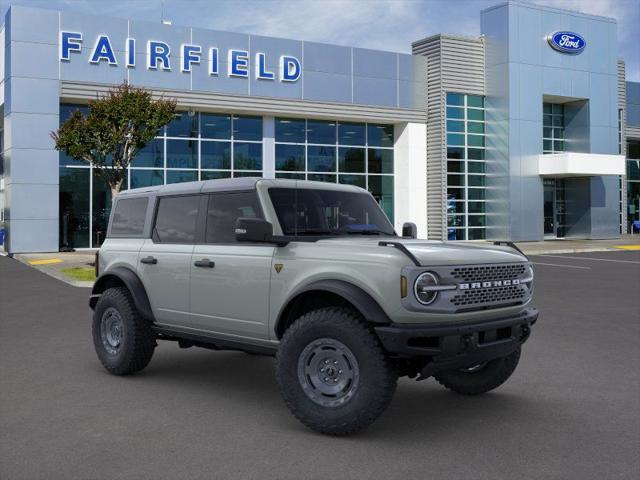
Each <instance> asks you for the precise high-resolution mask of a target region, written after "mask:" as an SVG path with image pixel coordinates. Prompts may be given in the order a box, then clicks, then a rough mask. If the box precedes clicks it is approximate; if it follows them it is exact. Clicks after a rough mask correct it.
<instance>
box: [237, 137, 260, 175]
mask: <svg viewBox="0 0 640 480" xmlns="http://www.w3.org/2000/svg"><path fill="white" fill-rule="evenodd" d="M233 169H234V170H262V144H261V143H238V142H235V143H234V144H233ZM236 176H237V175H236Z"/></svg>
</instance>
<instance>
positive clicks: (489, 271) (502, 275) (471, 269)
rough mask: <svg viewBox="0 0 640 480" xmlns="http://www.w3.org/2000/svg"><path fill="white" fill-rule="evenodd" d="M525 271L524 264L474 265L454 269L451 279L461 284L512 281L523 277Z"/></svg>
mask: <svg viewBox="0 0 640 480" xmlns="http://www.w3.org/2000/svg"><path fill="white" fill-rule="evenodd" d="M525 271H526V267H525V265H524V264H522V263H516V264H505V265H474V266H468V267H456V268H454V269H453V270H452V271H451V277H452V278H454V279H456V280H458V281H461V282H484V281H490V280H511V279H513V278H520V277H522V276H523V275H524V273H525ZM476 293H477V292H476Z"/></svg>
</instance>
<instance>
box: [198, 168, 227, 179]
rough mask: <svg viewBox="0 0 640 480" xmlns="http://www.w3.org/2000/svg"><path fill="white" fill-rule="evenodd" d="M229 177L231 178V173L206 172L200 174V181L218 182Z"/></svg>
mask: <svg viewBox="0 0 640 480" xmlns="http://www.w3.org/2000/svg"><path fill="white" fill-rule="evenodd" d="M229 177H231V172H207V171H205V170H203V171H201V172H200V180H216V179H218V178H229Z"/></svg>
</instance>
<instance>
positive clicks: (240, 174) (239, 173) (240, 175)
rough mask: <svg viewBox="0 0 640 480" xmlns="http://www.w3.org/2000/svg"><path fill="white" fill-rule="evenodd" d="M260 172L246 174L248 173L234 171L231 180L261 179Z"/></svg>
mask: <svg viewBox="0 0 640 480" xmlns="http://www.w3.org/2000/svg"><path fill="white" fill-rule="evenodd" d="M261 176H262V172H248V171H237V170H236V171H235V172H233V178H238V177H261Z"/></svg>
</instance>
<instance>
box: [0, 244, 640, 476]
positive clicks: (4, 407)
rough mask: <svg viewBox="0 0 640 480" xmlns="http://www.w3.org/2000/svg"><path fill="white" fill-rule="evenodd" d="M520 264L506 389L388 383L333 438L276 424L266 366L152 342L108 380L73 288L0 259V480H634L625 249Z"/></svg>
mask: <svg viewBox="0 0 640 480" xmlns="http://www.w3.org/2000/svg"><path fill="white" fill-rule="evenodd" d="M531 259H532V260H533V261H534V262H535V263H536V264H537V265H536V272H537V287H536V288H537V291H536V304H537V306H538V307H539V308H540V310H541V317H540V321H539V322H538V324H537V326H536V328H535V329H534V332H533V335H532V338H531V340H530V341H529V342H528V343H527V345H526V346H525V348H524V354H523V357H522V361H521V363H520V366H519V368H518V370H517V371H516V373H515V375H514V377H513V378H512V379H511V380H510V381H509V382H508V383H507V384H505V385H504V386H503V387H502V388H500V389H499V390H497V391H495V392H492V393H490V394H487V395H485V396H482V397H478V398H465V397H460V396H457V395H455V394H453V393H450V392H448V391H445V390H444V389H442V388H440V387H439V386H438V385H437V384H436V383H435V382H434V381H433V380H428V381H425V382H420V383H416V382H414V381H410V380H407V379H403V380H401V381H400V384H399V388H398V391H397V394H396V397H395V399H394V401H393V403H392V404H391V407H390V408H389V410H388V411H387V412H386V414H385V415H384V416H383V417H382V418H381V419H380V420H379V421H378V422H377V423H376V424H374V425H373V426H372V427H371V428H369V429H368V430H366V431H365V432H363V433H362V434H359V435H357V436H354V437H351V438H338V439H336V438H329V437H323V436H320V435H317V434H314V433H313V432H311V431H308V430H307V429H306V428H304V427H303V426H302V425H301V424H299V423H298V422H297V421H296V420H295V419H294V418H293V417H292V416H291V415H290V414H289V413H288V411H287V410H286V408H285V406H284V404H283V402H282V401H281V400H280V397H279V394H278V391H277V389H276V385H275V383H274V380H273V372H272V360H271V359H270V358H266V357H255V356H250V355H245V354H242V353H231V352H229V353H227V352H225V353H218V352H212V351H207V350H200V349H195V348H194V349H189V350H180V349H179V348H178V347H177V346H176V345H175V344H172V343H163V344H161V345H160V347H159V348H158V349H157V350H156V354H155V356H154V358H153V360H152V362H151V364H150V365H149V367H147V369H146V370H145V371H144V372H142V374H140V375H137V376H133V377H128V378H117V377H113V376H110V375H109V374H107V373H106V372H105V371H104V370H103V369H102V367H101V366H100V364H99V363H98V360H97V359H96V356H95V354H94V352H93V347H92V344H91V338H90V323H89V310H88V307H87V297H88V294H89V291H88V290H87V289H81V288H76V287H72V286H69V285H66V284H63V283H61V282H59V281H57V280H55V279H52V278H50V277H47V276H46V275H44V274H42V273H40V272H38V271H35V270H33V269H30V268H29V267H27V266H25V265H23V264H20V263H18V262H17V261H14V260H10V259H8V258H6V257H0V295H1V296H0V478H1V479H3V480H4V479H11V480H13V479H21V478H24V479H65V480H68V479H74V478H78V479H90V478H108V479H120V478H135V479H143V478H149V479H162V478H172V479H173V478H189V479H191V478H194V479H195V478H208V479H211V478H221V479H226V478H242V479H253V478H255V479H271V478H273V479H306V478H318V479H327V478H340V479H351V478H372V479H393V478H403V479H404V478H415V479H422V478H472V479H474V480H475V479H497V478H508V479H523V478H536V479H540V478H562V479H567V478H576V479H585V478H597V479H603V478H606V479H609V478H638V477H637V475H638V473H639V472H640V460H639V457H638V452H639V451H640V381H639V380H640V375H639V369H638V365H639V362H640V347H639V342H640V252H613V253H599V254H596V253H591V254H579V255H571V256H569V255H559V256H553V257H550V256H537V257H532V258H531Z"/></svg>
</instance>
